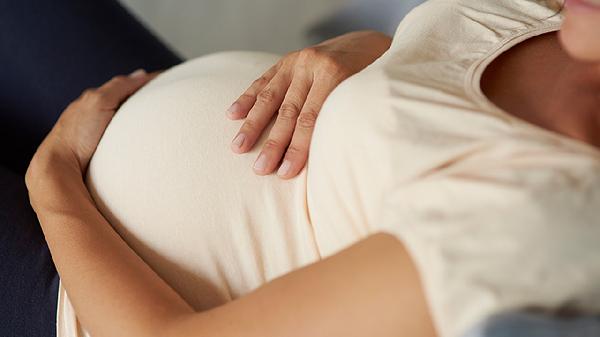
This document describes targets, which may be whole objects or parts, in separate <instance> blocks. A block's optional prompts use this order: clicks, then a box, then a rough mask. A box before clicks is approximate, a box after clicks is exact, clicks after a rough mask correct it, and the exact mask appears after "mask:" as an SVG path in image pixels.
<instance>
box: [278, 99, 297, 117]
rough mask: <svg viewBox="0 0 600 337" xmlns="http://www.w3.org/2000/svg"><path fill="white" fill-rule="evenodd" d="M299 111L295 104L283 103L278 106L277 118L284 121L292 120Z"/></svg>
mask: <svg viewBox="0 0 600 337" xmlns="http://www.w3.org/2000/svg"><path fill="white" fill-rule="evenodd" d="M299 111H300V109H299V108H298V106H297V105H296V104H293V103H283V104H282V105H281V107H280V108H279V118H280V119H282V120H284V121H292V120H294V119H295V118H296V117H297V116H298V115H299V113H300V112H299Z"/></svg>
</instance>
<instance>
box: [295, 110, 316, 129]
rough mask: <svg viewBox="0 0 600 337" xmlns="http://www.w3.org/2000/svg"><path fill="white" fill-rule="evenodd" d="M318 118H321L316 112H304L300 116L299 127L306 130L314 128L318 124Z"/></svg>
mask: <svg viewBox="0 0 600 337" xmlns="http://www.w3.org/2000/svg"><path fill="white" fill-rule="evenodd" d="M318 116H319V114H318V113H317V112H316V111H315V110H307V111H303V112H302V113H301V114H300V115H299V116H298V121H297V124H298V127H301V128H304V129H312V128H314V127H315V124H316V122H317V117H318Z"/></svg>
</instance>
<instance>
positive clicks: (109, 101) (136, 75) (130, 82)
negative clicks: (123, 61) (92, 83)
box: [93, 69, 158, 110]
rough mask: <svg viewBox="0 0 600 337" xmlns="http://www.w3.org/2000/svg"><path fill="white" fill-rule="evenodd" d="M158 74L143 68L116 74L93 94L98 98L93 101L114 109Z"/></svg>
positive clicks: (100, 106)
mask: <svg viewBox="0 0 600 337" xmlns="http://www.w3.org/2000/svg"><path fill="white" fill-rule="evenodd" d="M157 75H158V74H157V73H152V74H148V73H146V72H145V71H144V70H143V69H139V70H136V71H134V72H133V73H131V74H130V75H129V76H123V75H119V76H115V77H113V78H112V79H111V80H110V81H108V82H106V83H105V84H104V85H102V86H101V87H100V88H98V90H96V95H94V96H93V97H95V98H96V99H95V100H96V102H93V103H95V104H96V105H97V107H98V108H100V109H106V110H114V109H116V108H118V107H119V105H121V103H123V101H125V100H126V99H127V98H128V97H129V96H131V95H132V94H134V93H135V92H136V91H138V90H139V89H140V88H141V87H142V86H144V85H145V84H146V83H148V82H149V81H150V80H152V79H153V78H154V77H156V76H157Z"/></svg>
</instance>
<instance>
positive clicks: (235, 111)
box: [227, 65, 278, 119]
mask: <svg viewBox="0 0 600 337" xmlns="http://www.w3.org/2000/svg"><path fill="white" fill-rule="evenodd" d="M277 69H278V66H277V65H275V66H273V67H271V68H270V69H269V70H267V72H266V73H264V74H263V75H262V76H261V77H259V78H258V79H257V80H255V81H254V82H253V83H252V85H251V86H250V88H248V89H247V90H246V91H245V92H244V93H243V94H242V95H241V96H240V97H239V98H238V99H237V100H236V101H235V102H233V104H232V105H231V107H229V109H227V117H229V118H231V119H241V118H244V117H246V116H247V115H248V112H249V111H250V109H252V107H253V106H254V104H255V103H256V96H257V95H258V94H259V93H260V92H261V91H262V90H263V89H264V88H265V87H266V86H267V84H269V82H271V80H272V79H273V77H275V74H277Z"/></svg>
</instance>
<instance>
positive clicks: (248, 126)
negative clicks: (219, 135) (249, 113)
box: [242, 118, 258, 135]
mask: <svg viewBox="0 0 600 337" xmlns="http://www.w3.org/2000/svg"><path fill="white" fill-rule="evenodd" d="M242 129H243V130H244V133H246V134H250V135H252V134H254V133H256V132H257V131H258V123H257V122H256V121H255V120H254V119H250V118H246V121H245V122H244V125H242Z"/></svg>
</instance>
